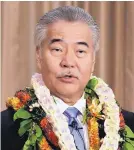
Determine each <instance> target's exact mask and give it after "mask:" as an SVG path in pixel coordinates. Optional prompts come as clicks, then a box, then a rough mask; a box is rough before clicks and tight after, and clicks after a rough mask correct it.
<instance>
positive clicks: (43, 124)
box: [40, 117, 48, 128]
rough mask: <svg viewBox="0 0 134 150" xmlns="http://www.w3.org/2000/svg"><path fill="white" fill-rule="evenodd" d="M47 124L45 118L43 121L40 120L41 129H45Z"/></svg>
mask: <svg viewBox="0 0 134 150" xmlns="http://www.w3.org/2000/svg"><path fill="white" fill-rule="evenodd" d="M47 124H48V120H47V118H46V117H45V118H43V119H42V120H41V122H40V125H41V127H42V128H45V127H46V126H47Z"/></svg>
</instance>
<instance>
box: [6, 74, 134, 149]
mask: <svg viewBox="0 0 134 150" xmlns="http://www.w3.org/2000/svg"><path fill="white" fill-rule="evenodd" d="M31 81H32V86H33V88H26V89H25V90H20V91H18V92H16V94H15V97H12V98H8V101H7V106H8V107H12V108H13V109H14V110H15V111H16V113H15V114H14V121H15V120H16V119H21V122H20V128H19V131H18V133H19V135H20V136H22V135H24V134H27V133H28V139H27V141H26V142H25V145H24V147H23V149H24V150H28V149H30V148H31V149H32V148H33V149H36V146H37V145H38V147H39V149H40V150H52V148H53V149H55V150H60V149H61V150H76V147H75V143H74V140H73V137H72V135H71V134H70V130H69V128H68V123H67V120H66V118H65V116H64V115H63V114H61V113H60V110H59V109H58V107H57V105H56V102H55V100H54V98H53V97H52V96H51V95H50V91H49V89H48V88H47V87H46V86H45V85H44V82H43V80H42V76H41V74H38V73H36V74H35V75H33V77H32V79H31ZM85 98H86V100H87V109H86V111H85V115H84V118H83V123H87V126H88V135H89V144H90V148H89V149H90V150H118V149H120V148H123V149H124V150H127V149H128V148H134V134H133V132H132V131H131V130H130V128H129V127H128V126H126V125H125V122H124V118H123V116H122V113H121V111H120V108H119V106H118V104H117V102H116V100H115V97H114V94H113V92H112V90H111V89H110V88H109V87H108V85H107V84H106V83H105V82H104V81H103V80H102V79H100V78H97V77H95V76H93V77H92V78H91V79H90V80H89V82H88V84H87V86H86V88H85ZM100 132H101V133H103V134H104V136H103V137H101V134H100ZM130 150H131V149H130Z"/></svg>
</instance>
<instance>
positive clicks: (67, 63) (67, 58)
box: [60, 50, 76, 68]
mask: <svg viewBox="0 0 134 150" xmlns="http://www.w3.org/2000/svg"><path fill="white" fill-rule="evenodd" d="M60 65H61V67H64V68H74V67H75V65H76V56H75V53H74V52H73V51H72V50H70V51H69V50H68V51H67V53H66V54H65V55H64V56H63V58H62V61H61V63H60Z"/></svg>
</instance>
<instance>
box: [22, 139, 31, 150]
mask: <svg viewBox="0 0 134 150" xmlns="http://www.w3.org/2000/svg"><path fill="white" fill-rule="evenodd" d="M23 150H32V146H31V142H30V140H27V141H26V142H25V144H24V146H23Z"/></svg>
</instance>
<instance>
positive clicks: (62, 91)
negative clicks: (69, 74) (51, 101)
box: [56, 85, 79, 97]
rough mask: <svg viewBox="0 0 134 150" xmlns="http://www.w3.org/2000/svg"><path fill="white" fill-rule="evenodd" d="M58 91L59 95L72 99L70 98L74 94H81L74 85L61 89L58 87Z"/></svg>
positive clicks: (64, 86) (61, 87)
mask: <svg viewBox="0 0 134 150" xmlns="http://www.w3.org/2000/svg"><path fill="white" fill-rule="evenodd" d="M56 91H57V93H58V94H60V95H63V96H65V97H70V96H71V97H72V96H73V95H74V94H76V93H79V92H78V91H79V90H78V88H77V87H76V86H74V85H71V86H69V85H68V86H66V85H63V86H60V87H56Z"/></svg>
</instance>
